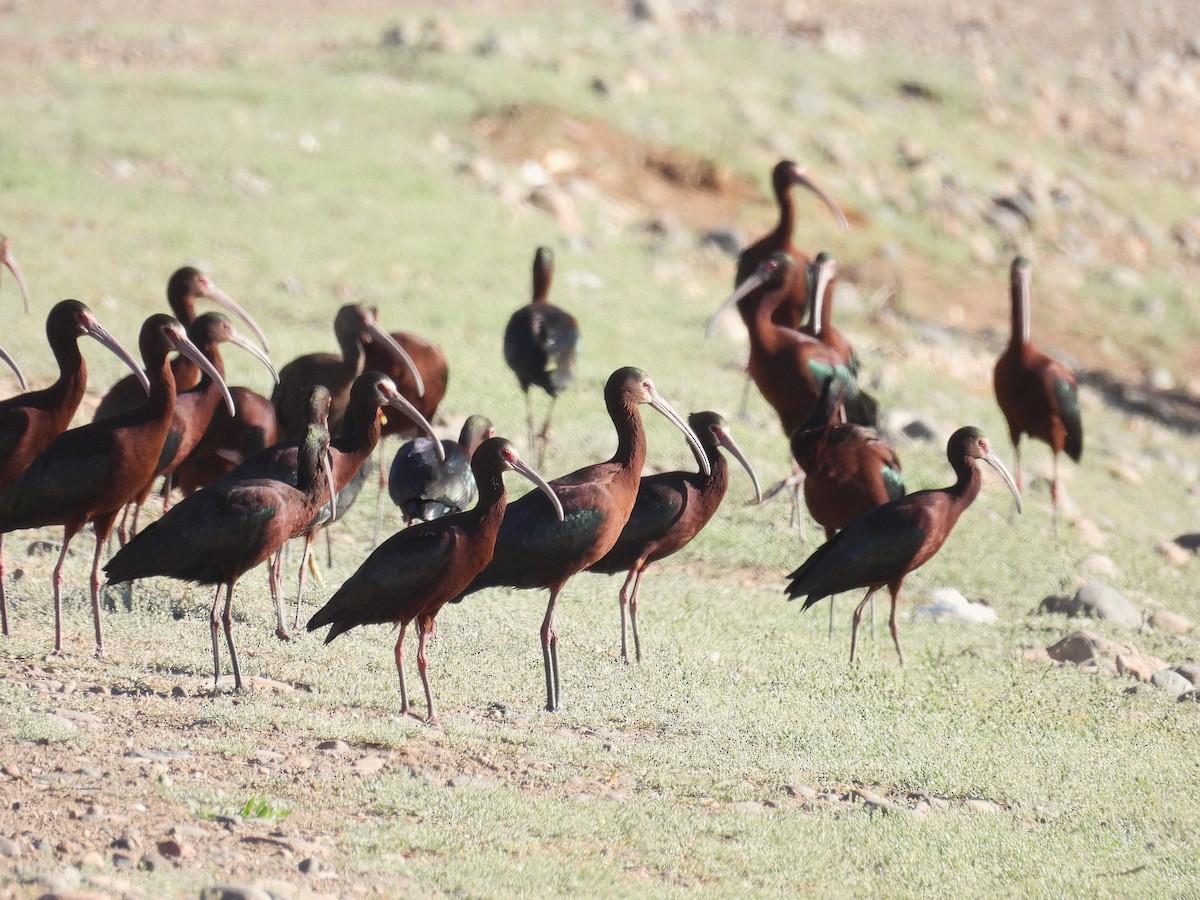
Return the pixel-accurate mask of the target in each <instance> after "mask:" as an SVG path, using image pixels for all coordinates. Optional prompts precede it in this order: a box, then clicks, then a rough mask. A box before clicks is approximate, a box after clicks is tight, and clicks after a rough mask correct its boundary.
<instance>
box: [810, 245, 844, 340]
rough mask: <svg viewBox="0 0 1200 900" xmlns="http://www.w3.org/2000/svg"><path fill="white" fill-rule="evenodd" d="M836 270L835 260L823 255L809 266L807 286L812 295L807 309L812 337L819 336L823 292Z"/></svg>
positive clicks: (823, 304)
mask: <svg viewBox="0 0 1200 900" xmlns="http://www.w3.org/2000/svg"><path fill="white" fill-rule="evenodd" d="M837 270H838V265H837V260H836V259H834V258H833V257H832V256H829V255H827V254H825V253H819V254H817V258H816V259H815V260H813V262H812V264H811V271H812V275H811V276H810V280H809V284H810V285H811V287H812V295H811V296H810V297H809V298H808V308H809V309H810V310H811V312H810V314H809V322H810V323H811V324H812V333H813V337H819V336H820V334H821V320H822V318H824V316H823V313H824V306H825V290H826V288H828V287H829V282H830V281H831V280H832V279H833V276H835V275H836V274H837Z"/></svg>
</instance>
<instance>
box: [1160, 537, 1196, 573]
mask: <svg viewBox="0 0 1200 900" xmlns="http://www.w3.org/2000/svg"><path fill="white" fill-rule="evenodd" d="M1154 550H1155V552H1157V553H1158V554H1159V556H1162V557H1164V558H1165V559H1166V560H1167V562H1169V563H1170V564H1171V565H1173V566H1179V567H1180V568H1183V567H1184V566H1186V565H1187V564H1188V563H1189V562H1191V561H1192V554H1191V553H1189V552H1188V551H1187V550H1185V549H1184V548H1183V547H1181V546H1179V545H1178V544H1177V543H1175V542H1174V541H1163V542H1162V543H1161V544H1159V545H1158V546H1156V547H1155V548H1154Z"/></svg>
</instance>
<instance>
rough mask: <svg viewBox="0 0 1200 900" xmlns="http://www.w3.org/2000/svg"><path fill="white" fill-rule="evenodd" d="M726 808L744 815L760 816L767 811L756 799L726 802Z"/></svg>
mask: <svg viewBox="0 0 1200 900" xmlns="http://www.w3.org/2000/svg"><path fill="white" fill-rule="evenodd" d="M725 808H726V809H730V810H733V812H736V813H741V814H742V815H744V816H761V815H762V814H763V813H765V812H766V811H767V808H766V807H765V806H763V805H762V804H761V803H759V802H758V801H757V800H742V801H739V802H737V803H730V804H727V805H726V807H725Z"/></svg>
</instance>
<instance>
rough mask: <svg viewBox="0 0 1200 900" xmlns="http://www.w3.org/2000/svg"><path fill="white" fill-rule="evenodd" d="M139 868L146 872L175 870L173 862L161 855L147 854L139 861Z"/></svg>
mask: <svg viewBox="0 0 1200 900" xmlns="http://www.w3.org/2000/svg"><path fill="white" fill-rule="evenodd" d="M138 868H139V869H142V870H143V871H146V872H163V871H166V870H168V869H171V868H173V866H172V865H171V861H170V860H169V859H167V858H166V857H165V856H163V855H162V854H159V853H147V854H145V855H144V856H143V857H142V858H141V859H140V860H138Z"/></svg>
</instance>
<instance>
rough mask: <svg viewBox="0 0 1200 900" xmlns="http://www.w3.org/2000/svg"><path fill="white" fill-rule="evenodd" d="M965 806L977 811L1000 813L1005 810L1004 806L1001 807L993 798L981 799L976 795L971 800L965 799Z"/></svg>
mask: <svg viewBox="0 0 1200 900" xmlns="http://www.w3.org/2000/svg"><path fill="white" fill-rule="evenodd" d="M963 806H965V807H966V808H967V809H970V810H974V811H975V812H983V813H998V812H1003V811H1004V810H1003V807H1001V806H1000V805H999V804H996V803H993V802H992V801H991V800H980V799H977V798H974V797H973V798H971V799H970V800H964V801H963Z"/></svg>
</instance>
